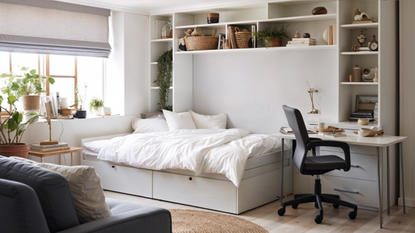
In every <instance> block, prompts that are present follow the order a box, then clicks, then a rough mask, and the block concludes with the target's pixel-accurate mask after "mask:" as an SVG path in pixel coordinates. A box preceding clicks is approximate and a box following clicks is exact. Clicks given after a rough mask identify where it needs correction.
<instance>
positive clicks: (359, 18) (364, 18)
mask: <svg viewBox="0 0 415 233" xmlns="http://www.w3.org/2000/svg"><path fill="white" fill-rule="evenodd" d="M357 23H373V18H372V17H370V16H369V15H368V14H366V13H365V12H361V11H360V10H359V9H356V10H355V12H354V21H353V24H357Z"/></svg>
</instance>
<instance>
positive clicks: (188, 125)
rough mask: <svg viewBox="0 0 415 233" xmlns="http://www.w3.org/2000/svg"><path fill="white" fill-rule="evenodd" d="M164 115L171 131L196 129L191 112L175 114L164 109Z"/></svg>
mask: <svg viewBox="0 0 415 233" xmlns="http://www.w3.org/2000/svg"><path fill="white" fill-rule="evenodd" d="M163 113H164V117H166V121H167V125H168V126H169V130H170V131H173V130H176V129H196V125H195V123H194V122H193V118H192V115H191V114H190V112H181V113H175V112H171V111H168V110H164V109H163Z"/></svg>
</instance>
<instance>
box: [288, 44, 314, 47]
mask: <svg viewBox="0 0 415 233" xmlns="http://www.w3.org/2000/svg"><path fill="white" fill-rule="evenodd" d="M314 45H315V44H287V45H286V46H287V47H303V46H314Z"/></svg>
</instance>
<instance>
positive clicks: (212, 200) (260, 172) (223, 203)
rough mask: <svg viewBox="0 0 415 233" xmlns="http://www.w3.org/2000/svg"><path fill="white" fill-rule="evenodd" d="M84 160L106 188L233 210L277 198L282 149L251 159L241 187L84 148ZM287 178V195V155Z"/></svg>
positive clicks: (288, 166) (288, 173) (288, 172)
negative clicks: (115, 159)
mask: <svg viewBox="0 0 415 233" xmlns="http://www.w3.org/2000/svg"><path fill="white" fill-rule="evenodd" d="M115 136H121V135H113V136H107V137H98V138H86V139H83V140H82V143H84V142H88V141H93V140H102V139H110V138H112V137H115ZM285 153H286V154H289V153H290V149H288V150H287V151H286V152H285ZM81 164H82V165H88V166H93V167H94V168H95V170H96V172H97V173H98V175H99V176H100V177H101V184H102V186H103V188H104V189H106V190H111V191H116V192H122V193H127V194H133V195H138V196H142V197H148V198H153V199H157V200H164V201H170V202H175V203H181V204H185V205H191V206H197V207H201V208H207V209H213V210H217V211H223V212H228V213H233V214H240V213H242V212H245V211H248V210H250V209H253V208H256V207H258V206H261V205H264V204H266V203H269V202H272V201H275V200H277V199H278V198H279V196H280V190H281V183H280V177H281V172H280V171H281V170H280V168H281V154H280V152H276V153H272V154H268V155H264V156H259V157H253V158H250V159H248V161H247V165H246V169H245V172H244V176H243V178H242V181H241V183H240V185H239V187H236V186H235V185H234V184H233V183H232V182H231V181H230V180H228V179H227V178H226V177H225V176H224V175H220V174H206V173H202V174H201V175H199V176H195V175H194V173H193V172H191V171H186V170H159V171H156V170H147V169H141V168H135V167H131V166H128V165H123V164H115V163H112V162H107V161H102V160H99V159H97V158H96V157H95V156H91V155H88V154H87V153H84V152H83V154H82V157H81ZM284 180H285V182H284V195H288V194H291V193H292V182H291V181H292V162H291V158H286V159H284Z"/></svg>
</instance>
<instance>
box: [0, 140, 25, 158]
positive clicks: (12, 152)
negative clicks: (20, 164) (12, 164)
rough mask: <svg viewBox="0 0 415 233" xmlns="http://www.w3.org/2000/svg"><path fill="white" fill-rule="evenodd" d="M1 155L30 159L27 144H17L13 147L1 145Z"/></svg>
mask: <svg viewBox="0 0 415 233" xmlns="http://www.w3.org/2000/svg"><path fill="white" fill-rule="evenodd" d="M0 155H3V156H6V157H9V156H19V157H23V158H27V157H29V145H27V144H26V143H16V144H12V145H0Z"/></svg>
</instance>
